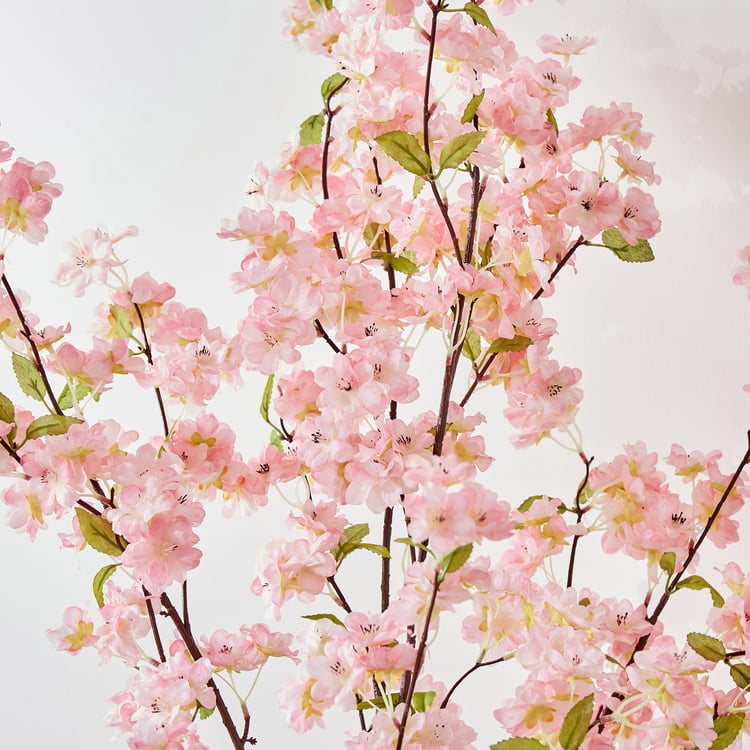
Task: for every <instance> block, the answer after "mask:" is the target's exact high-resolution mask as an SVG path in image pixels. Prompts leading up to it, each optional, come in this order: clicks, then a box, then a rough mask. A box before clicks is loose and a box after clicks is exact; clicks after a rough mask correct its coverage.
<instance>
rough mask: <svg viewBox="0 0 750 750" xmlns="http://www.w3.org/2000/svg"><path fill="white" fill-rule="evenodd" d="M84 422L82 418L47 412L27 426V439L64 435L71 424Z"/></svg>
mask: <svg viewBox="0 0 750 750" xmlns="http://www.w3.org/2000/svg"><path fill="white" fill-rule="evenodd" d="M82 422H83V420H82V419H76V418H75V417H67V416H64V415H62V414H45V415H44V416H43V417H37V418H36V419H35V420H34V421H33V422H32V423H31V424H30V425H29V426H28V427H27V428H26V439H27V440H35V439H36V438H40V437H44V436H45V435H64V434H65V433H66V432H67V431H68V430H69V429H70V426H71V425H74V424H82Z"/></svg>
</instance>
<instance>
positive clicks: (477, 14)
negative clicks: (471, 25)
mask: <svg viewBox="0 0 750 750" xmlns="http://www.w3.org/2000/svg"><path fill="white" fill-rule="evenodd" d="M463 10H464V13H466V14H467V15H469V16H471V17H472V18H473V19H474V22H475V23H478V24H479V25H480V26H485V27H486V28H488V29H489V30H490V31H491V32H492V33H493V34H497V32H496V31H495V27H494V26H493V25H492V21H490V17H489V16H488V15H487V11H486V10H485V9H484V8H480V7H479V6H478V5H475V4H474V3H466V5H464V8H463Z"/></svg>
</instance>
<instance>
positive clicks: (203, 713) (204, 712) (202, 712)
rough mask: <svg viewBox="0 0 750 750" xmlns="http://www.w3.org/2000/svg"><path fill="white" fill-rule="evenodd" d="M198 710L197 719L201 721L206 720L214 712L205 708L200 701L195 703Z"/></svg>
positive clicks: (212, 709)
mask: <svg viewBox="0 0 750 750" xmlns="http://www.w3.org/2000/svg"><path fill="white" fill-rule="evenodd" d="M196 704H197V708H198V717H199V718H200V719H201V720H203V719H207V718H208V717H209V716H211V714H212V713H213V712H214V711H215V710H216V709H214V708H206V707H205V706H204V705H203V704H202V703H201V702H200V701H196Z"/></svg>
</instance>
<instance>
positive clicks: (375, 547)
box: [356, 542, 391, 557]
mask: <svg viewBox="0 0 750 750" xmlns="http://www.w3.org/2000/svg"><path fill="white" fill-rule="evenodd" d="M356 548H357V549H365V550H367V551H368V552H373V553H375V554H376V555H380V556H381V557H390V556H391V553H390V552H389V551H388V547H384V546H383V545H382V544H370V543H369V542H360V543H359V544H357V545H356Z"/></svg>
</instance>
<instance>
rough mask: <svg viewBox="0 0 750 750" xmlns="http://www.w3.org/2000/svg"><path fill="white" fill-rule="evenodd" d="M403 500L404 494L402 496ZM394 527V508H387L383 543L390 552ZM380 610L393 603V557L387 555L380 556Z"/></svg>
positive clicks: (384, 518) (384, 517)
mask: <svg viewBox="0 0 750 750" xmlns="http://www.w3.org/2000/svg"><path fill="white" fill-rule="evenodd" d="M401 499H402V501H403V495H402V496H401ZM392 529H393V508H386V509H385V513H383V538H382V540H381V541H382V543H383V547H385V548H386V549H387V550H388V551H389V552H390V550H391V532H392ZM380 559H381V563H380V611H381V612H385V611H386V609H388V605H389V604H390V603H391V558H390V557H386V556H385V555H384V556H383V557H381V558H380Z"/></svg>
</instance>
